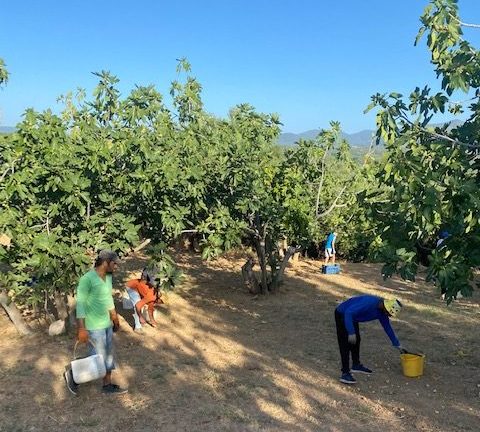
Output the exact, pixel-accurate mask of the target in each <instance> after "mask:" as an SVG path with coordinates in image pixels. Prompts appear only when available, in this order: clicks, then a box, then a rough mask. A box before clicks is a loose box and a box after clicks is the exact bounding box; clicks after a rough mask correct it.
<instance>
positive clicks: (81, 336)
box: [77, 327, 89, 343]
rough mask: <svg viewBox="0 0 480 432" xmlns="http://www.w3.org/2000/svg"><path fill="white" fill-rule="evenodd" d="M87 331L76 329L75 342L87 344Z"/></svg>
mask: <svg viewBox="0 0 480 432" xmlns="http://www.w3.org/2000/svg"><path fill="white" fill-rule="evenodd" d="M88 339H89V338H88V331H87V330H85V329H84V328H83V327H81V328H79V329H78V333H77V340H78V342H82V343H87V342H88Z"/></svg>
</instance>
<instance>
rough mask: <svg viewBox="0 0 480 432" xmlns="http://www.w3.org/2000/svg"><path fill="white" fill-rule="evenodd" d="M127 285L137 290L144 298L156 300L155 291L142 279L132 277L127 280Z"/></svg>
mask: <svg viewBox="0 0 480 432" xmlns="http://www.w3.org/2000/svg"><path fill="white" fill-rule="evenodd" d="M127 287H128V288H130V289H133V290H135V291H137V292H138V294H140V297H142V299H145V300H147V301H149V302H150V301H155V292H154V291H153V288H151V287H150V286H149V285H148V284H147V283H146V282H145V281H143V280H141V279H131V280H129V281H128V282H127Z"/></svg>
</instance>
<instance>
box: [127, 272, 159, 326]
mask: <svg viewBox="0 0 480 432" xmlns="http://www.w3.org/2000/svg"><path fill="white" fill-rule="evenodd" d="M126 289H127V293H128V296H129V297H130V300H131V301H132V303H133V319H134V320H135V331H141V330H142V325H144V324H146V321H145V318H144V317H143V315H142V309H143V306H145V305H147V308H148V317H149V320H148V323H149V324H150V325H151V326H152V327H156V326H157V322H156V321H155V318H154V316H153V311H154V307H155V303H163V301H162V300H161V299H160V296H159V295H158V292H156V290H155V287H154V286H153V278H152V277H151V276H150V275H149V273H148V272H147V271H146V270H145V269H144V270H143V271H142V275H141V276H140V279H130V280H129V281H128V282H127V284H126Z"/></svg>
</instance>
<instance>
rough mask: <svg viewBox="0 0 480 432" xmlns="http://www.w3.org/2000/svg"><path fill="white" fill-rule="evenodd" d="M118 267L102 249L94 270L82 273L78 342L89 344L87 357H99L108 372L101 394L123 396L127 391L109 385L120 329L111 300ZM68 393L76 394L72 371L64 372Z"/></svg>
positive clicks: (78, 288)
mask: <svg viewBox="0 0 480 432" xmlns="http://www.w3.org/2000/svg"><path fill="white" fill-rule="evenodd" d="M117 267H118V255H117V254H116V253H115V252H113V251H110V250H102V251H100V253H99V254H98V257H97V259H96V260H95V265H94V268H93V269H91V270H90V271H88V272H87V273H85V274H84V275H83V276H82V277H81V278H80V281H79V282H78V286H77V330H78V333H77V340H78V341H79V342H83V343H87V342H89V341H90V342H91V343H92V345H93V347H94V348H93V347H92V349H91V352H90V354H91V355H92V354H101V355H102V356H103V360H104V361H105V369H106V370H107V373H106V375H105V377H104V378H103V387H102V392H103V393H108V394H123V393H126V392H127V391H128V390H127V389H123V388H121V387H120V386H118V385H117V384H113V383H112V370H113V369H115V363H114V360H113V332H116V331H117V330H118V329H119V328H120V323H119V321H118V316H117V312H116V311H115V305H114V303H113V297H112V273H113V272H114V271H115V270H116V269H117ZM65 381H66V383H67V387H68V390H69V391H70V392H71V393H73V394H75V395H76V394H77V390H78V385H77V384H76V383H75V381H74V380H73V376H72V372H71V370H69V371H67V372H65Z"/></svg>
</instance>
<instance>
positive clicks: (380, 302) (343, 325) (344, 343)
mask: <svg viewBox="0 0 480 432" xmlns="http://www.w3.org/2000/svg"><path fill="white" fill-rule="evenodd" d="M401 308H402V304H401V303H400V301H399V300H397V299H393V300H385V299H383V298H381V297H377V296H373V295H361V296H357V297H352V298H350V299H348V300H346V301H344V302H343V303H341V304H339V305H338V306H337V308H336V309H335V324H336V326H337V338H338V346H339V348H340V357H341V359H342V376H341V377H340V381H341V382H342V383H345V384H355V383H356V380H355V378H354V377H353V376H352V373H364V374H371V373H372V372H373V371H372V370H371V369H369V368H367V367H365V366H363V365H362V363H361V362H360V340H361V338H360V329H359V327H358V323H359V322H366V321H373V320H379V321H380V324H382V326H383V329H384V330H385V333H387V335H388V337H389V338H390V340H391V342H392V345H393V346H394V347H395V348H397V349H398V350H399V351H400V352H401V353H404V352H406V351H405V349H404V348H403V347H402V346H401V345H400V342H399V340H398V339H397V337H396V336H395V332H394V331H393V329H392V326H391V325H390V319H389V317H393V316H396V315H397V314H398V313H399V312H400V310H401ZM350 353H352V363H353V364H352V367H351V368H350Z"/></svg>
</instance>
